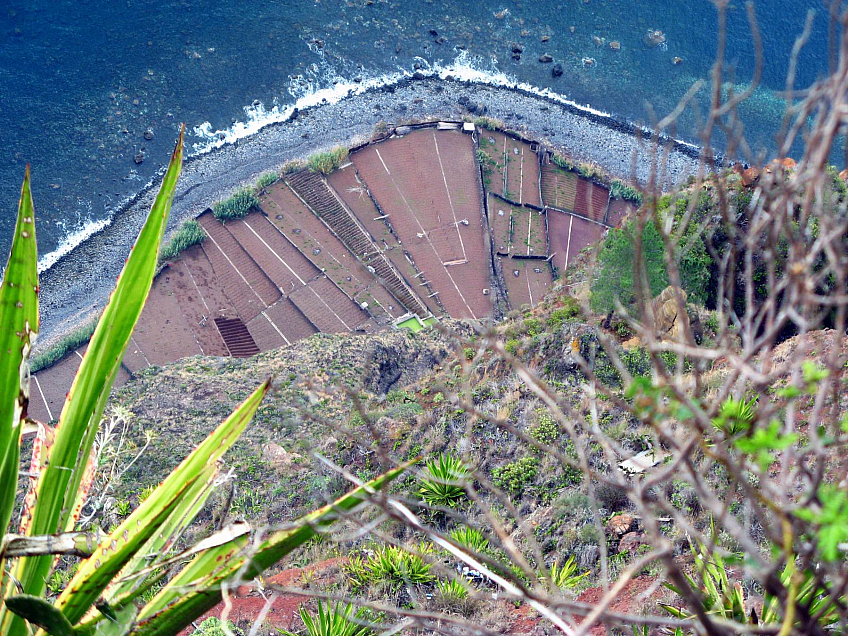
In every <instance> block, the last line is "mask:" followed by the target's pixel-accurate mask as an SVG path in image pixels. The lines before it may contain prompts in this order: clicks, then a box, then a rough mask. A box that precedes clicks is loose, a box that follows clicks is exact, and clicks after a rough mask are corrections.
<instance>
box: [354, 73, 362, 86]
mask: <svg viewBox="0 0 848 636" xmlns="http://www.w3.org/2000/svg"><path fill="white" fill-rule="evenodd" d="M353 81H354V82H355V83H357V84H359V83H360V82H361V81H362V78H361V77H359V76H358V75H357V76H356V77H354V78H353Z"/></svg>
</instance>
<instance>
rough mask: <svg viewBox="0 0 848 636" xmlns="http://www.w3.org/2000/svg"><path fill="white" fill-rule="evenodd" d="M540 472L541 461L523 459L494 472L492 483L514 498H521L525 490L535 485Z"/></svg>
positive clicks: (528, 458) (529, 458) (530, 458)
mask: <svg viewBox="0 0 848 636" xmlns="http://www.w3.org/2000/svg"><path fill="white" fill-rule="evenodd" d="M538 472H539V460H538V459H537V458H535V457H522V458H521V459H517V460H515V461H514V462H510V463H508V464H506V465H505V466H501V467H499V468H495V470H494V471H492V481H493V482H494V484H495V485H496V486H497V487H498V488H502V489H503V490H505V491H507V492H508V493H510V494H512V495H513V496H516V497H517V496H520V495H521V494H522V493H523V492H524V489H525V488H526V487H527V486H528V485H530V484H532V483H533V480H535V479H536V475H537V473H538Z"/></svg>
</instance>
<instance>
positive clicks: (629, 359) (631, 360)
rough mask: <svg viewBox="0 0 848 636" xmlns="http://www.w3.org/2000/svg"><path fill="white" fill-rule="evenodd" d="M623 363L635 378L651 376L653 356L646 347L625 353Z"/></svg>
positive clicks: (622, 356)
mask: <svg viewBox="0 0 848 636" xmlns="http://www.w3.org/2000/svg"><path fill="white" fill-rule="evenodd" d="M621 363H622V364H623V365H624V368H625V369H627V371H628V372H629V373H630V375H632V376H633V377H634V378H638V377H640V376H649V375H651V368H652V366H651V354H649V353H648V350H647V349H645V348H644V347H634V348H633V349H629V350H626V351H623V352H622V353H621Z"/></svg>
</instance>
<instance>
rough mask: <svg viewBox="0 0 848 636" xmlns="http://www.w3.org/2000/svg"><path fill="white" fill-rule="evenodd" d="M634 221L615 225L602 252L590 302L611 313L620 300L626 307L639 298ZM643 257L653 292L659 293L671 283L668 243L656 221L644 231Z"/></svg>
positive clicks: (602, 310)
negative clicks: (666, 247) (667, 266)
mask: <svg viewBox="0 0 848 636" xmlns="http://www.w3.org/2000/svg"><path fill="white" fill-rule="evenodd" d="M635 230H636V224H635V223H634V222H633V221H630V222H629V223H627V224H625V226H624V227H623V228H613V229H611V230H610V231H609V234H607V238H606V240H605V241H604V244H603V246H602V247H601V252H600V254H599V255H598V263H599V269H600V272H599V274H598V278H597V280H596V281H595V283H594V284H593V285H592V294H591V298H590V305H591V306H592V310H593V311H595V312H598V313H608V312H610V311H612V310H613V309H614V308H615V301H616V300H619V301H620V302H621V304H622V305H624V306H625V307H626V306H628V305H630V304H631V303H632V302H634V300H636V288H635V281H636V275H637V272H636V250H635V245H634V233H635ZM642 258H643V262H644V264H645V269H646V271H647V275H648V285H649V287H650V289H649V292H650V295H651V296H656V295H657V294H659V293H660V292H661V291H662V290H663V289H665V288H666V287H667V286H668V274H667V273H666V269H665V260H664V259H665V244H664V243H663V241H662V237H661V236H660V233H659V231H657V228H656V226H655V225H654V224H653V223H652V222H650V221H649V222H648V223H646V224H645V229H644V230H643V232H642Z"/></svg>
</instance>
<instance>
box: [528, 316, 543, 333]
mask: <svg viewBox="0 0 848 636" xmlns="http://www.w3.org/2000/svg"><path fill="white" fill-rule="evenodd" d="M524 328H525V329H526V330H527V333H528V334H529V335H531V336H538V335H539V334H540V333H542V331H543V329H542V322H541V321H540V320H539V319H538V318H525V319H524Z"/></svg>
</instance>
